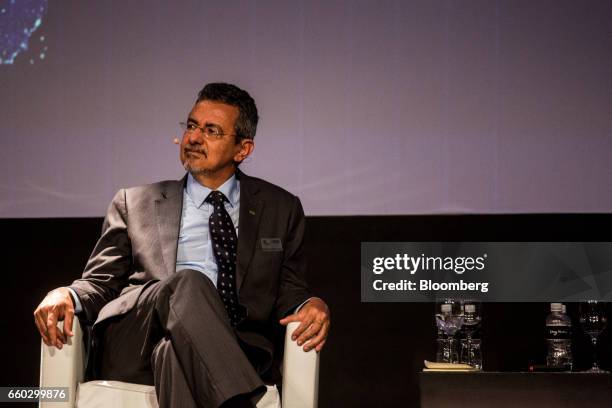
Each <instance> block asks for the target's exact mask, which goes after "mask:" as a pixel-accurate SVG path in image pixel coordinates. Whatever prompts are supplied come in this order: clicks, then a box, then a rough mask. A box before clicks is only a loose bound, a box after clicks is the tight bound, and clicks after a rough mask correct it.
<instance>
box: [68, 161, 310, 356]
mask: <svg viewBox="0 0 612 408" xmlns="http://www.w3.org/2000/svg"><path fill="white" fill-rule="evenodd" d="M236 176H237V178H238V180H239V181H240V232H239V234H238V253H237V260H236V284H237V287H238V296H239V301H240V303H241V304H243V305H244V306H245V307H246V309H247V318H246V319H245V320H244V321H243V322H242V323H240V324H239V325H238V327H237V334H238V336H239V337H240V338H241V340H242V341H244V342H245V343H246V344H248V345H252V346H256V347H257V348H259V349H262V350H264V351H265V353H264V354H265V355H267V356H265V357H264V360H267V358H268V357H269V361H262V364H263V365H264V366H267V367H269V365H270V363H271V361H272V357H273V356H274V354H275V353H274V342H273V335H274V332H275V330H277V329H278V323H277V322H278V319H280V318H281V317H283V316H285V315H287V314H288V313H290V312H291V311H292V310H293V308H295V307H296V306H297V305H299V304H300V303H302V302H303V301H305V300H306V299H308V298H309V297H310V296H311V294H310V292H309V290H308V288H307V285H306V283H305V279H304V273H305V267H306V265H305V257H304V253H303V246H302V241H303V236H304V224H305V220H304V213H303V210H302V206H301V204H300V201H299V199H298V198H297V197H296V196H294V195H292V194H290V193H288V192H287V191H285V190H283V189H281V188H280V187H277V186H275V185H273V184H270V183H268V182H266V181H263V180H261V179H257V178H254V177H249V176H247V175H245V174H244V173H242V172H240V171H237V173H236ZM185 182H186V177H184V178H183V179H182V180H178V181H162V182H159V183H154V184H149V185H145V186H140V187H133V188H128V189H122V190H120V191H119V192H117V194H116V195H115V197H114V199H113V201H112V203H111V204H110V206H109V209H108V212H107V214H106V218H105V220H104V224H103V227H102V235H101V236H100V239H99V240H98V243H97V244H96V246H95V248H94V250H93V252H92V254H91V256H90V258H89V261H88V262H87V266H86V267H85V271H84V272H83V276H82V278H81V279H78V280H76V281H74V282H73V283H72V285H71V286H70V287H71V288H72V289H73V290H74V291H75V292H76V293H77V295H78V296H79V298H80V300H81V303H82V305H83V313H84V315H85V316H84V317H85V320H87V321H89V322H95V323H96V325H97V324H98V323H99V322H101V321H104V320H106V319H108V318H110V317H113V316H118V315H121V314H124V313H127V312H128V311H130V310H131V309H132V308H133V307H134V305H135V304H136V301H137V299H138V295H139V294H140V292H141V290H142V288H143V287H144V285H146V284H147V282H152V281H157V280H162V279H164V278H165V277H168V276H170V275H172V274H174V273H175V268H176V251H177V246H178V234H179V228H180V221H181V211H182V204H183V188H184V186H185ZM269 238H279V239H280V242H281V245H282V248H278V247H277V245H272V246H270V245H267V244H266V241H264V245H263V247H262V240H266V239H269ZM271 247H272V248H271ZM271 249H272V250H271ZM275 326H276V327H275Z"/></svg>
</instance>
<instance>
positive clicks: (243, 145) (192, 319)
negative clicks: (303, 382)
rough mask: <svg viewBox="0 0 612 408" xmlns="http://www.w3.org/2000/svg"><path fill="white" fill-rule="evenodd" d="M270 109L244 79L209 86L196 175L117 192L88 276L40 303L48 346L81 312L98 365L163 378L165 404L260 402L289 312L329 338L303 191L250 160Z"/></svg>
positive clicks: (192, 129)
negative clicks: (312, 272) (248, 168)
mask: <svg viewBox="0 0 612 408" xmlns="http://www.w3.org/2000/svg"><path fill="white" fill-rule="evenodd" d="M257 121H258V114H257V108H256V106H255V102H254V100H253V99H252V98H251V97H250V95H249V94H248V93H247V92H245V91H243V90H242V89H240V88H238V87H236V86H234V85H230V84H224V83H213V84H208V85H206V86H205V87H204V88H203V89H202V90H201V91H200V93H199V95H198V99H197V101H196V103H195V105H194V107H193V109H192V110H191V112H190V113H189V116H188V119H187V122H185V123H183V124H182V126H183V129H184V134H183V138H182V142H181V147H180V159H181V162H182V163H183V166H184V167H185V169H186V170H187V172H188V174H187V175H186V176H185V177H184V178H183V179H182V180H179V181H163V182H159V183H155V184H150V185H146V186H141V187H134V188H128V189H122V190H120V191H119V192H118V193H117V194H116V195H115V197H114V199H113V201H112V203H111V205H110V207H109V210H108V212H107V215H106V218H105V221H104V225H103V230H102V235H101V237H100V239H99V241H98V243H97V244H96V247H95V248H94V250H93V253H92V254H91V257H90V259H89V261H88V263H87V266H86V268H85V271H84V273H83V277H82V278H81V279H78V280H76V281H74V282H73V283H72V285H70V286H69V287H62V288H58V289H55V290H54V291H52V292H50V293H49V294H48V295H47V296H46V297H45V299H43V301H42V302H41V304H40V305H39V306H38V308H37V309H36V310H35V312H34V317H35V322H36V325H37V327H38V330H39V332H40V334H41V336H42V338H43V341H44V342H45V343H46V344H47V345H55V346H56V347H58V348H62V345H63V344H65V343H66V339H67V336H72V330H71V327H72V320H73V315H74V313H77V314H78V315H79V316H80V318H81V319H82V320H83V321H86V322H89V323H93V330H92V332H93V334H92V344H91V352H90V353H89V359H88V371H89V372H90V373H91V375H92V376H93V377H99V378H104V379H107V380H121V381H128V382H135V383H143V384H155V387H156V391H157V396H158V399H159V403H160V406H161V407H173V406H194V407H196V406H197V407H211V406H212V407H217V406H224V407H226V406H252V405H253V403H254V402H256V401H257V399H258V398H259V397H260V396H261V395H262V394H263V392H264V391H265V387H264V386H263V385H264V382H267V383H273V382H278V380H279V372H278V363H279V361H280V359H279V355H280V353H279V350H278V349H279V344H278V342H277V339H279V338H281V336H279V334H280V333H281V330H279V328H280V327H281V326H280V325H286V324H288V323H289V322H292V321H299V322H301V323H300V325H299V326H298V328H297V329H296V331H295V332H294V334H293V336H292V338H293V340H295V341H297V342H298V344H299V345H303V346H304V349H305V350H307V351H308V350H311V349H313V348H314V349H315V350H316V351H317V352H318V351H320V350H321V348H322V347H323V345H324V344H325V340H326V337H327V333H328V330H329V325H330V320H329V310H328V308H327V305H326V304H325V302H323V301H322V300H321V299H319V298H316V297H313V296H312V295H311V294H310V292H309V290H308V288H307V286H306V283H305V281H304V272H305V262H304V254H303V246H302V241H303V235H304V214H303V210H302V207H301V204H300V201H299V199H298V198H297V197H295V196H293V195H292V194H290V193H288V192H286V191H285V190H283V189H281V188H280V187H277V186H274V185H272V184H270V183H268V182H265V181H263V180H260V179H257V178H253V177H249V176H247V175H245V174H244V173H242V172H241V171H240V170H239V169H238V165H239V164H240V163H241V162H242V161H243V160H244V159H245V158H247V157H248V156H249V155H250V154H251V152H252V151H253V148H254V140H253V139H254V136H255V131H256V127H257ZM61 319H64V326H63V331H62V330H57V329H56V324H57V321H58V320H61ZM279 323H280V324H279Z"/></svg>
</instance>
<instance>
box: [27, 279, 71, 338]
mask: <svg viewBox="0 0 612 408" xmlns="http://www.w3.org/2000/svg"><path fill="white" fill-rule="evenodd" d="M73 317H74V304H73V303H72V296H70V291H69V290H68V288H57V289H55V290H53V291H51V292H49V293H48V294H47V296H45V298H44V299H43V301H42V302H41V303H40V305H38V307H37V308H36V310H35V311H34V321H35V322H36V327H37V328H38V331H39V332H40V335H41V336H42V339H43V341H44V342H45V344H46V345H47V346H55V347H57V348H58V349H61V348H62V346H63V345H64V344H65V343H66V341H67V339H68V338H67V337H66V336H71V337H72V336H73V335H74V333H73V332H72V319H73ZM62 319H64V330H63V331H61V330H58V328H57V322H58V320H62Z"/></svg>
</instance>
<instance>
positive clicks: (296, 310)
mask: <svg viewBox="0 0 612 408" xmlns="http://www.w3.org/2000/svg"><path fill="white" fill-rule="evenodd" d="M312 299H316V296H313V297H309V298H308V299H306V300H305V301H303V302H302V303H301V304H300V305H299V306H298V307H296V308H295V311H294V312H293V313H297V312H299V311H300V309H301V308H302V306H304V305H305V304H306V303H308V302H310V301H311V300H312Z"/></svg>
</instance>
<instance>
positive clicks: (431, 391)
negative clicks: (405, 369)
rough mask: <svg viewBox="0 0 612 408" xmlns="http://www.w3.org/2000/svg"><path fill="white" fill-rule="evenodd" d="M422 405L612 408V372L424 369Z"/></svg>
mask: <svg viewBox="0 0 612 408" xmlns="http://www.w3.org/2000/svg"><path fill="white" fill-rule="evenodd" d="M419 385H420V391H421V408H444V407H469V408H506V407H508V408H510V407H512V408H516V407H518V408H531V407H537V408H544V407H555V408H560V407H562V408H565V407H568V408H569V407H580V408H587V407H588V408H590V407H606V408H612V388H611V386H612V382H611V377H610V374H609V373H602V374H593V373H579V372H575V373H571V372H563V373H518V372H517V373H508V372H503V373H502V372H472V373H470V372H463V373H452V372H451V373H449V372H422V373H420V374H419Z"/></svg>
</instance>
